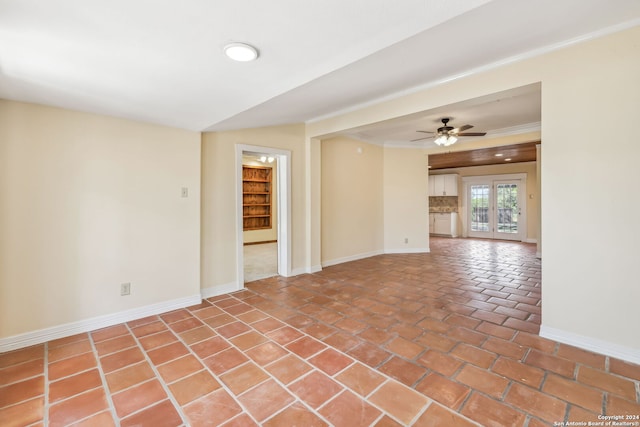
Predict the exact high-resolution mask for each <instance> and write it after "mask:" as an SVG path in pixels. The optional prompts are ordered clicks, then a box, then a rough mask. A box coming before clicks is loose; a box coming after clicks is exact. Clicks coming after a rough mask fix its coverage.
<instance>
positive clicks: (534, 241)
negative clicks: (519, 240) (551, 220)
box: [523, 239, 538, 243]
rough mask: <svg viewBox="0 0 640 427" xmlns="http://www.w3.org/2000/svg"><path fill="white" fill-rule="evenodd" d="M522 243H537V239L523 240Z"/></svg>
mask: <svg viewBox="0 0 640 427" xmlns="http://www.w3.org/2000/svg"><path fill="white" fill-rule="evenodd" d="M523 242H524V243H538V239H524V240H523Z"/></svg>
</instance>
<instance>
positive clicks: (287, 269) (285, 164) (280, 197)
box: [236, 144, 291, 290]
mask: <svg viewBox="0 0 640 427" xmlns="http://www.w3.org/2000/svg"><path fill="white" fill-rule="evenodd" d="M244 152H251V153H261V154H265V155H267V156H273V157H275V158H276V161H277V167H276V173H277V180H276V203H277V206H278V208H277V211H278V274H279V275H280V276H284V277H289V276H291V151H289V150H280V149H278V148H271V147H261V146H258V145H245V144H236V236H237V237H236V271H237V273H236V278H237V284H236V290H241V289H244V238H243V231H244V230H243V229H244V227H243V221H242V155H243V153H244Z"/></svg>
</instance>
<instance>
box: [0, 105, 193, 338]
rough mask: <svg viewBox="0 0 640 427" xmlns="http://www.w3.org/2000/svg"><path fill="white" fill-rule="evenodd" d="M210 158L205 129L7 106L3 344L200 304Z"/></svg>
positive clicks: (3, 120)
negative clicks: (204, 147) (184, 303)
mask: <svg viewBox="0 0 640 427" xmlns="http://www.w3.org/2000/svg"><path fill="white" fill-rule="evenodd" d="M199 156H200V138H199V134H198V133H195V132H187V131H182V130H177V129H172V128H167V127H161V126H154V125H148V124H141V123H136V122H132V121H127V120H120V119H115V118H109V117H104V116H98V115H93V114H86V113H78V112H72V111H67V110H62V109H57V108H51V107H43V106H37V105H33V104H25V103H18V102H11V101H2V100H0V236H1V238H0V338H3V337H8V336H12V335H17V334H22V333H26V332H32V331H36V330H40V329H43V328H48V327H55V326H59V325H62V324H65V323H71V322H77V321H81V320H84V319H89V318H93V317H97V316H101V315H105V314H112V313H118V312H121V311H125V310H130V309H135V308H139V307H144V306H148V305H151V304H155V303H161V302H164V301H169V300H175V299H180V298H185V297H192V296H194V295H198V294H199V268H200V264H199V260H200V254H199V241H200V226H199V222H200V206H199V195H200V163H199ZM182 187H187V188H188V190H189V197H188V198H182V197H181V188H182ZM124 282H130V283H131V295H129V296H125V297H122V296H120V284H121V283H124Z"/></svg>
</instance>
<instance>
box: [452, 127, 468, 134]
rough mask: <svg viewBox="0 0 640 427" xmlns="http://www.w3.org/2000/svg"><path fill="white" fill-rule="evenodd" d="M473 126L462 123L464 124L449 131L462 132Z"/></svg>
mask: <svg viewBox="0 0 640 427" xmlns="http://www.w3.org/2000/svg"><path fill="white" fill-rule="evenodd" d="M472 127H473V125H464V126H460V127H459V128H455V129H453V130H452V131H451V133H460V132H464V131H465V130H467V129H471V128H472Z"/></svg>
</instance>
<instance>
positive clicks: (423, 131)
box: [416, 130, 433, 133]
mask: <svg viewBox="0 0 640 427" xmlns="http://www.w3.org/2000/svg"><path fill="white" fill-rule="evenodd" d="M416 132H420V133H433V132H431V131H430V130H417V131H416Z"/></svg>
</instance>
